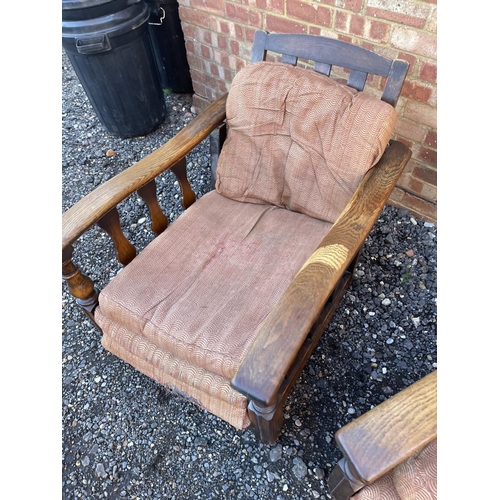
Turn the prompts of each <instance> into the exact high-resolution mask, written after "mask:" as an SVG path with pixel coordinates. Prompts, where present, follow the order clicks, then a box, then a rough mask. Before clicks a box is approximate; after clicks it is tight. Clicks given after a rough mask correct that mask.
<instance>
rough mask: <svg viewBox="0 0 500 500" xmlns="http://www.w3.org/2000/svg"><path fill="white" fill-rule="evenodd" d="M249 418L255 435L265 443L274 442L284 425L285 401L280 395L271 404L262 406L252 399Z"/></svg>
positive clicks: (249, 406) (249, 405) (249, 404)
mask: <svg viewBox="0 0 500 500" xmlns="http://www.w3.org/2000/svg"><path fill="white" fill-rule="evenodd" d="M248 418H249V419H250V422H251V428H252V430H253V432H254V433H255V435H256V436H257V437H258V438H259V439H260V440H261V442H262V443H264V444H274V443H276V441H277V440H278V436H279V434H280V432H281V427H282V426H283V402H282V398H281V397H278V399H277V401H276V402H275V403H274V404H272V405H270V406H261V405H258V404H257V403H255V401H250V402H249V403H248Z"/></svg>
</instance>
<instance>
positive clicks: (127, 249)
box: [97, 207, 137, 266]
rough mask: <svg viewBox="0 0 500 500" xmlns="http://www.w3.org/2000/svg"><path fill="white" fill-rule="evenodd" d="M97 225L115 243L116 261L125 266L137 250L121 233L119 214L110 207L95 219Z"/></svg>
mask: <svg viewBox="0 0 500 500" xmlns="http://www.w3.org/2000/svg"><path fill="white" fill-rule="evenodd" d="M97 225H98V226H99V227H100V228H101V229H104V231H106V232H107V233H108V234H109V236H111V239H112V240H113V243H114V245H115V249H116V253H117V257H118V261H119V262H120V263H121V264H123V265H124V266H126V265H127V264H129V263H130V262H131V261H132V260H133V259H134V257H135V256H136V255H137V250H136V249H135V247H134V245H132V243H130V241H129V240H128V239H127V238H126V237H125V235H124V234H123V230H122V227H121V225H120V216H119V215H118V210H117V209H116V207H115V208H112V209H111V210H110V211H109V212H108V213H107V214H106V215H104V216H103V217H101V218H100V219H99V220H98V221H97Z"/></svg>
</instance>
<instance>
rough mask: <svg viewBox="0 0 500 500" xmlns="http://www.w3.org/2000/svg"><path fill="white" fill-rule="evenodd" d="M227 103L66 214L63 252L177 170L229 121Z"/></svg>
mask: <svg viewBox="0 0 500 500" xmlns="http://www.w3.org/2000/svg"><path fill="white" fill-rule="evenodd" d="M226 99H227V94H225V95H223V96H221V97H219V98H218V99H217V100H215V101H214V102H213V103H212V104H210V105H209V106H208V107H207V108H206V109H204V110H203V111H202V112H201V113H200V114H199V115H198V116H196V117H195V118H194V119H193V120H191V121H190V122H189V123H188V124H187V125H186V126H185V127H184V128H183V129H182V130H181V131H180V132H179V133H178V134H176V135H175V136H174V137H172V139H170V140H169V141H168V142H166V143H165V144H164V145H163V146H161V147H159V148H158V149H156V150H155V151H153V152H152V153H150V154H149V155H147V156H146V157H144V158H143V159H142V160H140V161H138V162H137V163H135V164H134V165H132V166H131V167H129V168H127V169H126V170H124V171H123V172H120V173H119V174H117V175H115V176H114V177H113V178H112V179H110V180H108V181H106V182H105V183H103V184H101V185H100V186H98V187H97V188H96V189H94V190H93V191H92V192H91V193H89V194H88V195H87V196H85V197H84V198H82V199H81V200H80V201H78V202H77V203H75V205H73V206H72V207H71V208H69V209H68V210H67V211H66V212H64V214H63V217H62V248H63V251H64V249H65V248H67V247H68V246H69V245H71V243H73V242H74V241H75V240H76V239H77V238H78V237H79V236H80V235H82V234H83V233H84V232H85V231H87V230H88V229H89V228H90V227H91V226H92V225H93V224H95V223H96V222H97V221H99V219H101V218H102V217H103V216H104V215H105V214H106V213H107V212H109V211H110V210H111V209H112V208H113V207H115V206H116V205H117V204H118V203H120V202H121V201H123V200H124V199H125V198H127V197H128V196H130V195H131V194H132V193H133V192H134V191H137V190H138V189H140V188H141V187H143V186H145V185H146V184H147V183H148V182H150V181H151V180H152V179H154V178H155V177H156V176H157V175H159V174H161V173H162V172H164V171H165V170H168V169H169V168H171V167H173V166H175V165H176V164H177V162H179V161H180V160H181V159H182V158H184V156H186V154H187V153H189V152H190V151H191V150H192V149H193V148H194V147H195V146H196V145H198V144H199V143H200V142H201V141H202V140H203V139H205V138H206V137H208V136H209V135H210V133H211V132H212V130H214V129H215V128H216V127H217V125H219V124H220V123H221V122H222V121H223V120H224V119H225V117H226Z"/></svg>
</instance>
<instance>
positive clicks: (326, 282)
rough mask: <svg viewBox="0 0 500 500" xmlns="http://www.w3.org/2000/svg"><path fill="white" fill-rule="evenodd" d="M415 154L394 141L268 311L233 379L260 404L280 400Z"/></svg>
mask: <svg viewBox="0 0 500 500" xmlns="http://www.w3.org/2000/svg"><path fill="white" fill-rule="evenodd" d="M410 157H411V151H410V149H409V148H408V147H407V146H405V145H404V144H402V143H400V142H397V141H391V143H390V145H389V146H388V148H387V149H386V151H385V153H384V155H383V156H382V158H381V159H380V161H379V162H378V164H377V165H376V166H375V167H373V168H372V169H370V170H369V171H368V173H367V174H366V175H365V177H364V178H363V181H362V182H361V184H360V185H359V187H358V189H357V190H356V192H355V193H354V195H353V196H352V198H351V201H350V202H349V203H348V205H347V206H346V207H345V209H344V211H343V212H342V213H341V215H340V217H339V218H338V220H337V221H336V222H335V224H334V225H333V226H332V228H331V230H330V231H329V232H328V233H327V235H326V236H325V238H324V239H323V241H322V242H321V243H320V245H319V246H318V248H317V249H316V251H315V252H314V253H313V255H312V256H311V257H310V258H309V259H308V260H307V261H306V263H305V264H304V266H303V267H302V269H301V270H300V271H299V272H298V273H297V275H296V276H295V278H294V279H293V281H292V282H291V283H290V285H289V286H288V288H287V289H286V291H285V293H284V294H283V295H282V297H281V298H280V300H279V301H278V303H277V304H276V306H275V307H274V309H273V310H272V311H271V313H270V314H269V316H268V317H267V319H266V321H265V322H264V324H263V326H262V327H261V330H260V332H259V334H258V336H257V338H256V340H255V341H254V343H253V345H252V346H251V348H250V350H249V352H248V354H247V356H246V357H245V359H244V360H243V362H242V364H241V366H240V368H239V370H238V372H237V373H236V375H235V376H234V378H233V380H232V381H231V385H232V387H233V388H234V389H236V390H237V391H239V392H241V393H242V394H244V395H245V396H247V397H248V398H249V399H250V400H251V401H253V402H254V404H256V405H257V406H258V407H260V408H271V407H274V406H275V405H276V402H277V400H278V398H279V397H280V395H279V390H280V387H282V383H283V380H284V379H285V378H286V376H287V373H289V371H290V368H291V366H292V365H293V363H294V360H295V359H296V358H297V355H298V354H299V351H300V350H301V348H302V346H303V344H304V342H305V340H306V338H307V336H308V334H309V332H310V331H311V328H312V327H313V325H314V322H315V320H316V318H317V317H318V315H320V313H321V311H322V309H323V308H324V306H325V303H326V302H327V300H328V298H329V296H330V295H331V293H332V291H333V290H334V288H335V286H336V285H337V283H338V282H339V280H340V279H341V278H342V276H343V274H344V272H345V271H346V269H347V268H348V266H349V264H350V263H351V262H352V261H353V259H354V258H355V256H356V255H357V254H358V252H359V250H360V248H361V246H362V245H363V243H364V241H365V239H366V237H367V236H368V233H369V232H370V230H371V229H372V227H373V225H374V224H375V222H376V221H377V218H378V216H379V214H380V212H381V211H382V209H383V208H384V205H385V203H386V202H387V199H388V198H389V195H390V194H391V191H392V189H393V188H394V185H395V183H396V181H397V179H398V178H399V176H400V175H401V173H402V171H403V169H404V167H405V165H406V164H407V162H408V160H409V159H410Z"/></svg>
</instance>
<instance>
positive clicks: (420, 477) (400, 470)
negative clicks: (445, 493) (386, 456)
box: [351, 439, 437, 500]
mask: <svg viewBox="0 0 500 500" xmlns="http://www.w3.org/2000/svg"><path fill="white" fill-rule="evenodd" d="M351 498H352V499H353V500H436V499H437V440H436V439H435V440H433V441H431V442H430V443H429V444H428V445H426V446H424V448H422V449H421V450H419V451H417V452H416V453H414V454H413V455H412V456H411V457H409V458H408V459H407V460H405V461H404V462H402V463H401V464H399V465H397V466H396V467H395V468H394V469H392V470H391V471H390V472H388V473H387V474H385V475H384V476H382V477H381V478H379V479H377V480H376V481H375V482H374V483H372V484H369V485H367V486H365V487H364V488H362V489H361V490H359V491H358V492H357V493H356V494H355V495H353V496H352V497H351Z"/></svg>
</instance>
